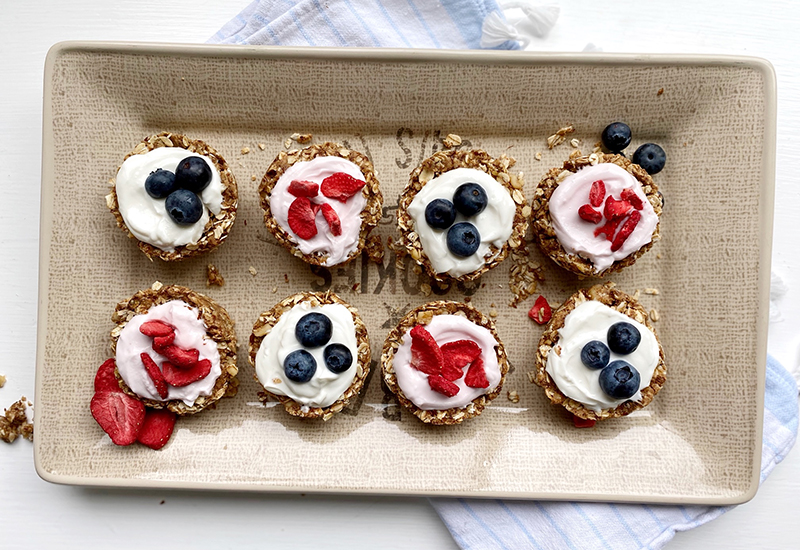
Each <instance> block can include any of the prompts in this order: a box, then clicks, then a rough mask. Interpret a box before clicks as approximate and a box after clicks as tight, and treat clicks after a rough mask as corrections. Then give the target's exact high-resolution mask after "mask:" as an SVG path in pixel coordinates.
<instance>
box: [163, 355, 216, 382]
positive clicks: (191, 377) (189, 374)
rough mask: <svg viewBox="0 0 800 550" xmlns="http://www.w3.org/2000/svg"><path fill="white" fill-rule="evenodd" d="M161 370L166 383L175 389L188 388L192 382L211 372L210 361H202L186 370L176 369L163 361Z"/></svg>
mask: <svg viewBox="0 0 800 550" xmlns="http://www.w3.org/2000/svg"><path fill="white" fill-rule="evenodd" d="M161 368H162V369H164V380H166V381H167V384H169V385H170V386H175V387H176V388H182V387H183V386H188V385H189V384H191V383H192V382H197V381H198V380H202V379H203V378H205V377H206V376H208V373H209V372H211V361H209V360H208V359H203V360H202V361H198V362H197V363H195V364H194V365H192V367H190V368H188V369H186V368H184V369H180V368H176V366H175V365H173V364H172V363H170V362H169V361H164V363H163V364H162V365H161Z"/></svg>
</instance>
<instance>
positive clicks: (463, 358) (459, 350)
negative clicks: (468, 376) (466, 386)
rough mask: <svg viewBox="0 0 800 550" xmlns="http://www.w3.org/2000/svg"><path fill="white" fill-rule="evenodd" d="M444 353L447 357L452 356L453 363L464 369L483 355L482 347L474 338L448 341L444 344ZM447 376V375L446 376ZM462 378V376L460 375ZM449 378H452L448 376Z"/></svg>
mask: <svg viewBox="0 0 800 550" xmlns="http://www.w3.org/2000/svg"><path fill="white" fill-rule="evenodd" d="M442 353H443V354H444V356H445V358H448V357H449V358H450V359H451V360H452V362H453V365H454V366H455V367H457V368H459V369H463V368H464V367H466V366H467V365H469V364H470V363H472V362H473V361H474V360H475V359H477V358H478V357H480V355H481V347H480V346H479V345H478V344H477V343H476V342H473V341H472V340H456V341H455V342H448V343H446V344H445V345H443V346H442ZM445 378H447V376H445ZM459 378H460V376H459ZM448 380H452V379H451V378H448Z"/></svg>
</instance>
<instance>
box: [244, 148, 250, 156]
mask: <svg viewBox="0 0 800 550" xmlns="http://www.w3.org/2000/svg"><path fill="white" fill-rule="evenodd" d="M249 152H250V147H242V154H243V155H246V154H247V153H249Z"/></svg>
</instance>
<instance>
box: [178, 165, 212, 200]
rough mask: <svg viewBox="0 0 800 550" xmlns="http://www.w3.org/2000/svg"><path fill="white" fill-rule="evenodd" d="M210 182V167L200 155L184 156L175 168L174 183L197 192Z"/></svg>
mask: <svg viewBox="0 0 800 550" xmlns="http://www.w3.org/2000/svg"><path fill="white" fill-rule="evenodd" d="M209 183H211V167H209V166H208V163H207V162H206V161H205V160H203V159H202V158H200V157H186V158H185V159H183V160H182V161H180V162H179V163H178V167H177V168H176V169H175V185H176V186H177V187H180V188H181V189H188V190H189V191H194V192H195V193H199V192H200V191H202V190H203V189H205V188H206V186H207V185H208V184H209Z"/></svg>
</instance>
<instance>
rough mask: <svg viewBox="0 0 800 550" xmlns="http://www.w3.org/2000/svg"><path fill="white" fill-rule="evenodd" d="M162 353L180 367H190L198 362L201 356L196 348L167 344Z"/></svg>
mask: <svg viewBox="0 0 800 550" xmlns="http://www.w3.org/2000/svg"><path fill="white" fill-rule="evenodd" d="M161 355H163V356H164V357H166V358H167V359H168V360H169V362H170V363H172V364H173V365H174V366H176V367H178V368H180V369H188V368H191V367H193V366H194V364H195V363H197V360H198V359H199V358H200V351H199V350H196V349H183V348H179V347H178V346H167V347H166V348H164V351H163V352H161Z"/></svg>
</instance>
